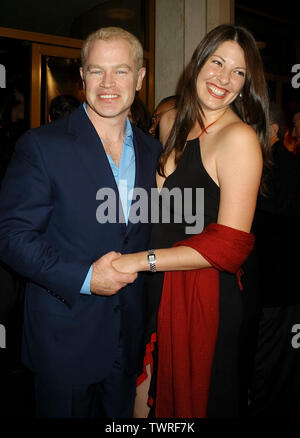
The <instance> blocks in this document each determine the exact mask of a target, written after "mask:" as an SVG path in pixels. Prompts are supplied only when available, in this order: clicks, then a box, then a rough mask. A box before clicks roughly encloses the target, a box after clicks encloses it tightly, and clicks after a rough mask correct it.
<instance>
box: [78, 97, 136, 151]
mask: <svg viewBox="0 0 300 438" xmlns="http://www.w3.org/2000/svg"><path fill="white" fill-rule="evenodd" d="M83 108H84V111H85V113H86V115H87V116H88V117H89V114H88V112H87V109H86V102H84V103H83ZM132 139H133V131H132V126H131V123H130V120H129V117H126V122H125V136H124V144H125V143H126V145H127V146H131V147H133V143H132Z"/></svg>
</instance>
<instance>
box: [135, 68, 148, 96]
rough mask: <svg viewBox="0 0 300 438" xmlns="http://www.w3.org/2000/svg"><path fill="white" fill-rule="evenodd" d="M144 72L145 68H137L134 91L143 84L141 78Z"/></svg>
mask: <svg viewBox="0 0 300 438" xmlns="http://www.w3.org/2000/svg"><path fill="white" fill-rule="evenodd" d="M145 74H146V68H145V67H142V68H140V69H139V71H138V78H137V83H136V91H139V90H140V89H141V88H142V85H143V79H144V77H145Z"/></svg>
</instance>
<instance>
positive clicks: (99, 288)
mask: <svg viewBox="0 0 300 438" xmlns="http://www.w3.org/2000/svg"><path fill="white" fill-rule="evenodd" d="M137 271H138V265H137V262H136V257H135V254H124V255H122V254H120V253H118V252H115V251H111V252H109V253H107V254H105V255H104V256H102V257H100V258H99V259H98V260H96V261H95V262H94V263H93V270H92V277H91V292H92V293H94V294H97V295H105V296H110V295H114V294H115V293H117V292H118V291H119V290H120V289H122V288H123V287H125V286H126V285H127V284H129V283H133V282H134V281H135V280H136V279H137Z"/></svg>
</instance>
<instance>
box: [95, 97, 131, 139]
mask: <svg viewBox="0 0 300 438" xmlns="http://www.w3.org/2000/svg"><path fill="white" fill-rule="evenodd" d="M87 112H88V115H89V118H90V121H91V122H92V124H93V125H94V128H95V129H96V131H97V133H98V135H99V137H100V138H101V140H104V139H106V140H107V141H109V142H110V143H114V144H116V143H119V142H120V141H121V142H122V145H123V139H124V135H125V129H126V118H127V114H126V113H123V114H119V115H118V116H116V117H101V116H99V115H98V114H96V113H95V112H94V111H92V110H91V109H90V108H89V107H88V106H87Z"/></svg>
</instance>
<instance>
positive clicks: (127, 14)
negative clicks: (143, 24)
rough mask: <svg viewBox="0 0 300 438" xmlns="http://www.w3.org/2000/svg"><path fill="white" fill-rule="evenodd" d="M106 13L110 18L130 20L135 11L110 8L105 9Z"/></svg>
mask: <svg viewBox="0 0 300 438" xmlns="http://www.w3.org/2000/svg"><path fill="white" fill-rule="evenodd" d="M106 15H107V17H108V18H110V19H111V20H132V19H133V18H134V16H135V11H133V10H132V9H126V8H111V9H107V10H106Z"/></svg>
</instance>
